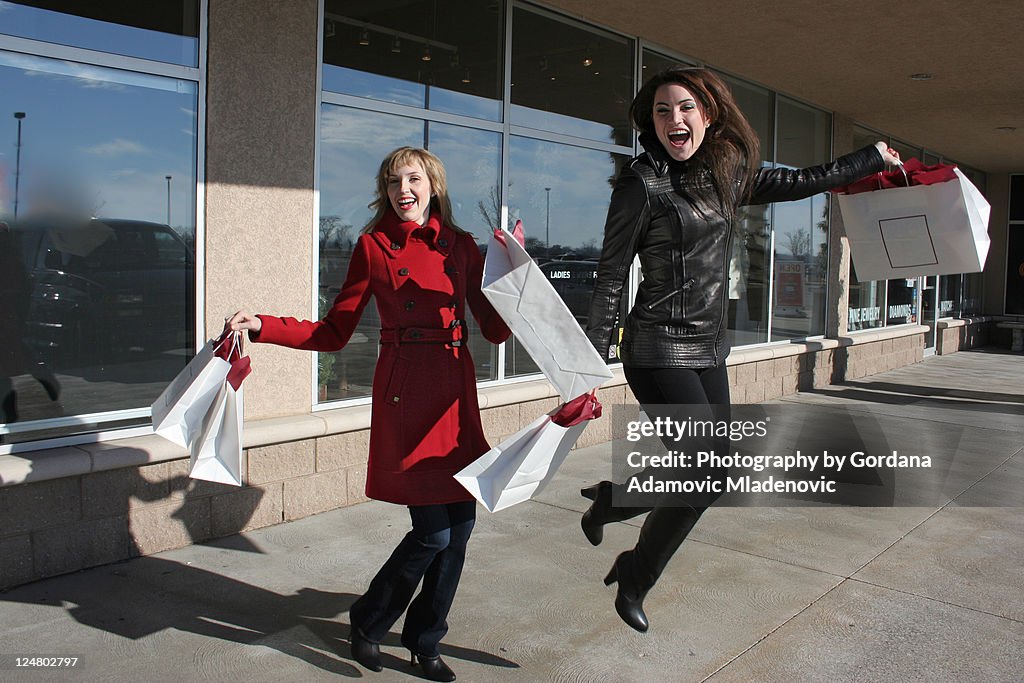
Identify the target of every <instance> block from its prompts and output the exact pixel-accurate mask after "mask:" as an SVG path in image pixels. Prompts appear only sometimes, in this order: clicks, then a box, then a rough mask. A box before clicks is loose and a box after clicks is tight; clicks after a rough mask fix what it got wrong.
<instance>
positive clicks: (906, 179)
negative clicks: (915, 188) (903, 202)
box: [875, 159, 910, 190]
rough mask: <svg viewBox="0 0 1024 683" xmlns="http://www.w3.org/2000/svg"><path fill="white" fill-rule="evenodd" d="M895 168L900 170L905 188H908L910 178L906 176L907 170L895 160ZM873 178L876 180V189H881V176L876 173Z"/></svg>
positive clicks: (900, 162)
mask: <svg viewBox="0 0 1024 683" xmlns="http://www.w3.org/2000/svg"><path fill="white" fill-rule="evenodd" d="M896 168H898V169H900V173H902V174H903V182H904V183H906V186H907V187H910V176H909V175H907V169H905V168H903V162H902V161H900V160H899V159H897V160H896ZM875 178H876V179H877V180H878V189H879V190H881V189H883V186H882V174H881V173H876V174H875Z"/></svg>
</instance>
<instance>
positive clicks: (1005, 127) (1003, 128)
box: [996, 126, 1017, 133]
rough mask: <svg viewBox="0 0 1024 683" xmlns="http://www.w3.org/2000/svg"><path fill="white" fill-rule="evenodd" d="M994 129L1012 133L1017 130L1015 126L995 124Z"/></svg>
mask: <svg viewBox="0 0 1024 683" xmlns="http://www.w3.org/2000/svg"><path fill="white" fill-rule="evenodd" d="M996 130H997V131H999V132H1000V133H1012V132H1014V131H1015V130H1017V127H1016V126H996Z"/></svg>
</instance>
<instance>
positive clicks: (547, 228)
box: [544, 187, 551, 258]
mask: <svg viewBox="0 0 1024 683" xmlns="http://www.w3.org/2000/svg"><path fill="white" fill-rule="evenodd" d="M544 193H545V197H546V198H547V202H546V203H547V208H546V209H545V211H544V246H545V247H547V250H548V258H551V188H550V187H545V188H544Z"/></svg>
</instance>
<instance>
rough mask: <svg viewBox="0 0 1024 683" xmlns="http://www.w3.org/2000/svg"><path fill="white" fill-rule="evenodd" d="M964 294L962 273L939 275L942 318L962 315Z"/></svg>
mask: <svg viewBox="0 0 1024 683" xmlns="http://www.w3.org/2000/svg"><path fill="white" fill-rule="evenodd" d="M962 294H963V276H962V275H943V276H941V277H939V317H940V318H955V317H957V316H959V315H960V307H961V296H962Z"/></svg>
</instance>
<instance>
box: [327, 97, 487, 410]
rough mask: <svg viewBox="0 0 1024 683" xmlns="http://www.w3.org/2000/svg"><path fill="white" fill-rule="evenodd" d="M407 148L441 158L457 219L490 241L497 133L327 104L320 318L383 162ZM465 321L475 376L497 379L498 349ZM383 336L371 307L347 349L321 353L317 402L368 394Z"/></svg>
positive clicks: (341, 278) (331, 297)
mask: <svg viewBox="0 0 1024 683" xmlns="http://www.w3.org/2000/svg"><path fill="white" fill-rule="evenodd" d="M404 145H408V146H412V147H424V146H425V147H427V148H428V149H430V151H432V152H433V153H434V154H436V155H437V156H438V157H439V158H440V159H441V161H442V162H443V163H444V166H445V171H446V173H447V175H448V187H449V194H450V196H451V200H452V208H453V210H454V213H455V220H456V222H457V223H458V224H459V226H460V227H462V228H463V229H465V230H467V231H469V232H471V233H473V235H474V237H475V238H476V239H477V241H478V243H486V240H487V239H488V237H489V236H490V230H491V228H490V226H489V224H488V221H489V218H488V216H487V211H486V209H487V207H488V206H490V202H491V198H492V197H493V195H494V193H495V191H496V188H497V187H498V174H499V168H500V159H501V157H500V154H501V137H500V134H498V133H491V132H488V131H480V130H473V129H468V128H464V127H460V126H451V125H446V124H440V123H436V122H425V121H422V120H420V119H413V118H408V117H403V116H394V115H390V114H380V113H377V112H369V111H363V110H359V109H352V108H348V107H338V106H334V105H329V104H325V105H323V107H322V109H321V123H320V292H319V303H320V311H319V313H320V315H323V314H325V313H326V312H327V310H328V309H329V308H330V305H331V304H332V303H333V301H334V298H335V297H336V296H337V294H338V292H339V291H341V285H342V283H343V281H344V279H345V273H346V272H347V271H348V266H349V263H350V262H351V258H352V249H353V248H354V246H355V243H356V240H357V239H358V237H359V234H360V231H361V230H362V228H363V226H365V225H366V223H367V221H369V220H370V219H371V218H372V216H373V214H372V212H371V211H370V210H369V208H368V207H367V205H368V204H369V203H370V201H371V200H372V199H373V193H374V189H375V178H376V175H377V171H378V168H379V167H380V162H381V160H382V159H383V158H384V157H385V156H387V154H388V153H389V152H391V150H393V149H395V148H396V147H401V146H404ZM467 322H468V323H469V335H470V340H469V348H470V353H471V354H472V355H473V359H474V361H475V364H476V371H477V378H478V379H481V380H484V379H494V378H496V377H497V366H496V363H497V347H495V346H494V345H493V344H491V343H489V342H487V341H486V340H485V339H484V338H483V336H482V334H480V331H479V328H478V327H477V325H476V322H475V321H474V320H472V319H471V316H470V320H468V321H467ZM379 331H380V318H379V316H378V314H377V309H376V306H374V305H370V306H368V307H367V309H366V311H365V312H364V313H363V316H362V319H361V320H360V321H359V324H358V326H357V327H356V331H355V333H354V334H353V335H352V339H351V340H350V341H349V343H348V345H347V346H346V347H345V348H344V349H342V350H341V351H339V352H337V353H321V354H319V355H318V374H319V382H318V383H319V385H320V400H322V401H327V400H338V399H346V398H358V397H365V396H369V395H370V388H371V385H372V380H373V371H374V366H375V364H376V362H377V349H378V344H377V340H378V337H379Z"/></svg>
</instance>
